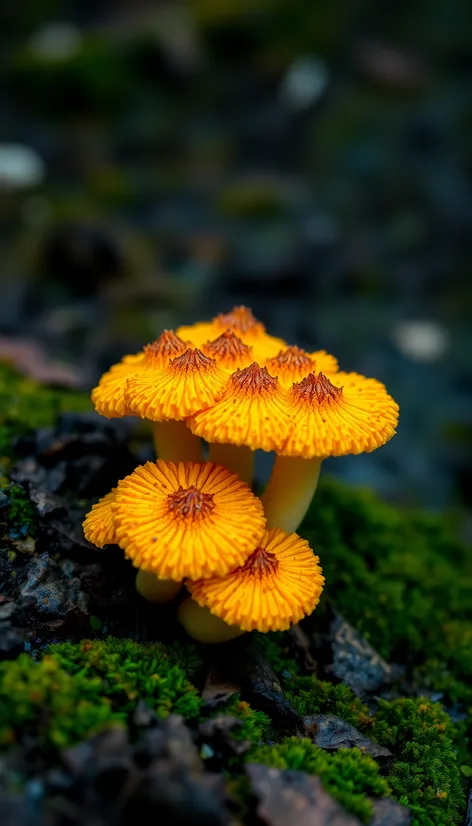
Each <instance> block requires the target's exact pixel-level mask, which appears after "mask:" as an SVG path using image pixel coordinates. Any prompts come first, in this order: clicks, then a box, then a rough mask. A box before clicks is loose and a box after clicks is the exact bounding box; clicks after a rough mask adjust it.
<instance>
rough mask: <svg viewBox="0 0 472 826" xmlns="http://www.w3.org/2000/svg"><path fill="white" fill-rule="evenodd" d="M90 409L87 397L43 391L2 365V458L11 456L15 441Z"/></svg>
mask: <svg viewBox="0 0 472 826" xmlns="http://www.w3.org/2000/svg"><path fill="white" fill-rule="evenodd" d="M91 409H92V407H91V402H90V399H89V398H88V396H87V395H86V394H84V393H77V392H74V391H71V390H58V389H54V388H50V387H44V386H43V385H40V384H38V382H36V381H34V380H33V379H30V378H27V377H25V376H20V375H19V374H18V373H17V372H16V371H15V370H14V369H12V368H11V367H10V366H9V365H7V364H4V363H2V362H0V457H5V456H11V454H12V441H13V439H14V438H16V437H18V436H22V435H24V434H25V433H27V432H28V431H30V430H33V429H35V428H37V427H50V426H52V425H53V424H54V423H55V421H56V419H57V417H58V415H60V414H61V413H67V412H69V411H74V412H86V411H89V410H91Z"/></svg>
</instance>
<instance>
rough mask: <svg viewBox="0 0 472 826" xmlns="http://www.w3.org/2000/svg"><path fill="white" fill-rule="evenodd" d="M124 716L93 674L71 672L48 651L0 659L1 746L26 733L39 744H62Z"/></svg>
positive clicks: (62, 746)
mask: <svg viewBox="0 0 472 826" xmlns="http://www.w3.org/2000/svg"><path fill="white" fill-rule="evenodd" d="M124 717H125V715H124V714H120V713H118V712H116V711H113V709H112V704H111V701H110V700H109V699H108V698H107V697H104V696H103V695H102V694H101V680H100V679H99V678H95V679H88V678H87V677H85V676H82V675H80V674H78V675H75V676H74V677H72V676H71V675H70V674H68V673H67V672H66V671H65V670H64V669H63V668H61V665H60V663H59V661H58V660H57V659H55V658H54V657H52V656H46V657H44V659H43V660H42V661H41V662H39V663H37V662H35V661H34V660H32V659H31V658H30V657H29V656H28V655H27V654H21V655H20V656H19V657H18V659H17V660H14V661H13V662H4V663H0V747H1V748H6V747H8V746H12V745H14V744H15V743H17V742H18V741H19V740H20V739H21V740H24V739H25V738H26V737H28V736H31V737H34V738H38V739H39V741H40V744H41V747H42V748H46V749H48V748H51V747H56V748H64V747H65V746H69V745H71V744H73V743H76V742H78V741H79V740H81V739H82V738H84V737H86V736H87V735H89V734H92V733H93V732H95V731H98V730H99V729H100V728H103V727H104V726H107V725H110V724H112V723H119V722H120V721H121V720H122V719H124Z"/></svg>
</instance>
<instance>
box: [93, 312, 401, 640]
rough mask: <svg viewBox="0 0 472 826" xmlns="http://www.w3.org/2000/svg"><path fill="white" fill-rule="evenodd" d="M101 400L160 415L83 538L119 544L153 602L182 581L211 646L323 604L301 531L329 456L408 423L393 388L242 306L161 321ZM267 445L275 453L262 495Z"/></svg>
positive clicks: (103, 386) (105, 410) (189, 612)
mask: <svg viewBox="0 0 472 826" xmlns="http://www.w3.org/2000/svg"><path fill="white" fill-rule="evenodd" d="M92 400H93V402H94V404H95V407H96V409H97V411H98V412H99V413H101V414H102V415H104V416H107V417H121V416H128V415H135V416H140V417H142V418H145V419H148V420H150V421H151V422H152V424H153V432H154V441H155V446H156V452H157V455H158V460H157V461H156V462H155V463H152V462H148V463H147V464H146V465H143V466H142V467H138V468H137V469H136V470H135V471H134V472H133V473H132V474H131V475H130V476H128V477H126V479H123V480H122V481H121V482H119V483H118V486H117V488H116V489H114V490H113V491H111V493H109V494H107V496H105V497H104V498H103V499H102V500H101V501H100V502H98V503H97V504H96V505H95V506H94V507H93V508H92V510H91V511H90V513H89V514H88V516H87V518H86V520H85V522H84V531H85V535H86V537H87V538H88V539H89V541H91V542H93V543H94V544H96V545H98V546H99V547H103V545H104V544H108V543H117V544H118V545H120V547H121V548H122V549H123V550H124V552H125V554H126V556H127V557H128V558H129V559H130V560H131V561H132V563H133V564H134V565H135V566H136V567H137V568H138V569H139V571H138V575H137V583H136V584H137V588H138V591H139V592H140V593H141V594H142V595H143V596H144V597H146V598H147V599H151V600H154V601H159V602H162V601H166V600H170V599H173V598H174V597H175V596H176V595H177V593H178V592H179V591H180V590H181V588H182V583H185V586H186V588H187V591H188V592H190V594H191V596H190V597H189V596H187V597H184V599H183V600H182V601H181V603H180V606H179V618H180V621H181V622H182V624H183V625H184V627H185V628H186V630H187V631H188V632H189V633H190V634H191V635H193V636H194V637H195V638H197V639H199V640H201V641H204V642H212V641H219V640H222V639H227V638H229V637H231V636H235V635H237V634H239V633H242V632H243V631H250V630H253V629H258V630H260V631H270V630H283V629H285V628H288V627H289V625H290V624H291V623H293V622H297V621H298V620H300V619H301V618H302V617H303V616H304V615H306V614H309V613H311V611H313V609H314V608H315V606H316V604H317V603H318V601H319V597H320V594H321V590H322V587H323V582H324V580H323V577H322V574H321V569H320V567H319V560H318V558H317V557H316V556H315V555H314V553H313V552H312V550H311V549H310V548H309V546H308V544H307V543H306V541H305V540H303V539H301V538H300V537H299V536H298V535H297V534H296V533H295V531H296V530H297V528H298V526H299V525H300V523H301V521H302V519H303V517H304V515H305V513H306V510H307V508H308V506H309V504H310V502H311V499H312V497H313V495H314V493H315V490H316V486H317V482H318V477H319V473H320V467H321V462H322V460H323V459H324V458H326V457H328V456H342V455H346V454H349V453H353V454H358V453H362V452H370V451H372V450H375V449H376V448H377V447H380V446H381V445H383V444H384V443H385V442H387V441H388V440H389V439H390V438H391V437H392V436H393V435H394V433H395V427H396V424H397V421H398V405H397V404H396V402H395V401H394V400H393V399H392V397H391V396H390V395H389V394H388V393H387V391H386V389H385V387H384V385H383V384H381V383H380V382H378V381H377V380H376V379H369V378H365V377H364V376H362V375H359V374H357V373H345V372H342V371H340V370H339V368H338V363H337V360H336V359H335V358H334V357H333V356H331V355H329V354H328V353H326V352H325V351H324V350H320V351H316V352H312V353H308V352H305V351H304V350H302V349H300V348H298V347H292V346H288V345H287V344H286V342H284V341H282V340H281V339H279V338H274V337H273V336H271V335H269V334H268V333H267V332H266V330H265V328H264V326H263V325H262V324H261V323H260V322H259V321H257V320H256V319H255V318H254V316H253V314H252V312H251V311H250V310H249V309H247V308H246V307H235V308H234V309H233V310H232V311H231V312H230V313H226V314H221V315H219V316H217V317H216V318H214V319H213V321H211V322H208V323H198V324H195V325H193V326H189V327H180V328H179V329H178V330H177V331H176V332H175V333H174V332H173V331H169V330H165V331H164V332H163V333H162V335H160V336H159V338H158V339H157V340H156V341H155V342H153V343H152V344H149V345H147V346H146V347H145V348H144V349H143V351H142V352H140V353H138V354H136V355H129V356H125V357H124V358H123V359H122V361H121V362H120V363H119V364H115V365H113V367H111V369H110V370H109V371H108V372H107V373H105V374H104V375H103V376H102V378H101V380H100V382H99V385H98V387H96V388H95V389H94V390H93V392H92ZM205 445H207V446H208V447H207V448H206V447H205ZM259 449H260V450H264V451H273V452H274V453H275V454H276V456H275V462H274V468H273V471H272V474H271V476H270V479H269V482H268V484H267V486H266V489H265V491H264V493H263V495H262V497H261V499H258V498H257V497H256V496H254V494H253V493H252V491H251V483H252V475H253V461H254V451H255V450H259ZM205 450H208V456H207V459H206V461H204V451H205Z"/></svg>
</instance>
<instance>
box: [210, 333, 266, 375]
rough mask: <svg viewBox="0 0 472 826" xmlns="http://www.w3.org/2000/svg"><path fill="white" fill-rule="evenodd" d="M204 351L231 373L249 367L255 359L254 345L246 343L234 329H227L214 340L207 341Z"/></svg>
mask: <svg viewBox="0 0 472 826" xmlns="http://www.w3.org/2000/svg"><path fill="white" fill-rule="evenodd" d="M202 353H204V354H205V355H206V356H208V357H209V358H212V359H215V361H216V363H217V364H218V366H219V367H222V368H223V369H224V370H227V371H228V372H229V373H234V371H235V370H238V369H241V368H243V367H248V366H249V365H250V364H252V362H253V361H254V358H253V355H252V347H250V346H249V345H248V344H244V342H243V340H242V339H240V338H239V336H237V335H236V333H233V332H232V330H225V332H224V333H221V335H220V336H218V338H216V339H214V341H207V343H206V344H203V345H202Z"/></svg>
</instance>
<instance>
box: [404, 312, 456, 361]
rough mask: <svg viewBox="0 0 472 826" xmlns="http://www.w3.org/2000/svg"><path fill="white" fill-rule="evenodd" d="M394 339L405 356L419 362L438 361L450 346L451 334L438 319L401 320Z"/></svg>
mask: <svg viewBox="0 0 472 826" xmlns="http://www.w3.org/2000/svg"><path fill="white" fill-rule="evenodd" d="M392 340H393V342H394V344H395V345H396V347H397V349H398V350H400V352H401V353H403V355H404V356H406V357H407V358H410V359H411V360H412V361H418V362H433V361H437V360H438V359H440V358H441V356H443V355H444V354H445V353H446V352H447V350H448V348H449V334H448V332H447V330H446V329H445V328H444V327H443V326H442V325H441V324H439V323H438V322H437V321H428V320H424V321H420V320H418V321H400V322H398V324H396V325H395V326H394V328H393V330H392Z"/></svg>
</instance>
